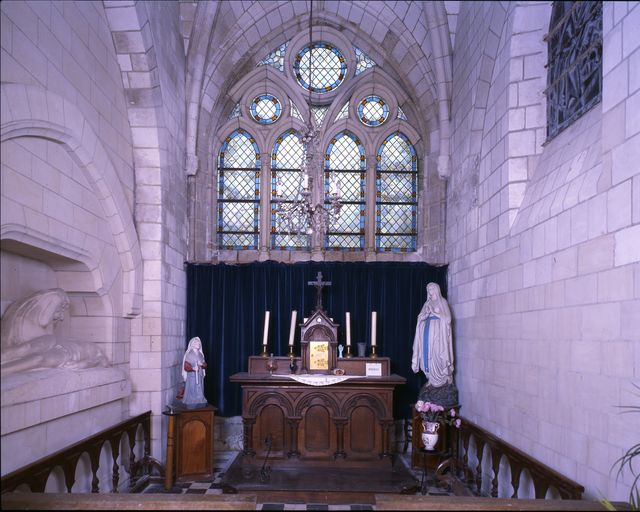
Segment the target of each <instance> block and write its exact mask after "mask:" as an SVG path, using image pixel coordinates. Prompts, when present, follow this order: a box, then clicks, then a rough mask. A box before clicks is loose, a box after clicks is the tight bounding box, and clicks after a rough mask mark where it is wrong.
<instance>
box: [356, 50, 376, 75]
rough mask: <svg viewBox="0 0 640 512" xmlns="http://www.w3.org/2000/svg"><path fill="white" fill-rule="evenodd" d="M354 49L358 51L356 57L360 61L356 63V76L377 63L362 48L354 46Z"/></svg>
mask: <svg viewBox="0 0 640 512" xmlns="http://www.w3.org/2000/svg"><path fill="white" fill-rule="evenodd" d="M353 49H354V51H355V52H356V59H357V61H358V62H357V63H356V76H358V75H359V74H360V73H362V72H363V71H364V70H365V69H369V68H372V67H373V66H375V65H376V63H375V62H374V61H373V60H372V59H371V57H369V56H368V55H367V54H366V53H364V52H363V51H362V50H361V49H360V48H358V47H357V46H354V47H353Z"/></svg>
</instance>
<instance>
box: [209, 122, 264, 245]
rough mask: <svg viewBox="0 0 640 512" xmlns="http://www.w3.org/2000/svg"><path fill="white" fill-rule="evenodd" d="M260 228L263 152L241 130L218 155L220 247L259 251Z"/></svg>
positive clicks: (228, 138)
mask: <svg viewBox="0 0 640 512" xmlns="http://www.w3.org/2000/svg"><path fill="white" fill-rule="evenodd" d="M259 225H260V150H259V148H258V145H257V144H256V142H255V140H254V139H253V137H252V136H251V135H250V134H249V133H247V132H246V131H244V130H243V129H241V128H238V129H237V130H236V131H234V132H233V133H232V134H231V135H229V137H227V138H226V139H225V141H224V143H223V144H222V147H221V148H220V153H219V155H218V230H217V232H218V246H219V247H220V248H223V249H257V248H258V233H259V231H258V230H259Z"/></svg>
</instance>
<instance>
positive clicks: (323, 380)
mask: <svg viewBox="0 0 640 512" xmlns="http://www.w3.org/2000/svg"><path fill="white" fill-rule="evenodd" d="M283 377H289V378H290V379H293V380H295V381H297V382H300V383H301V384H307V385H309V386H330V385H331V384H338V383H340V382H343V381H345V380H347V379H362V378H363V377H364V375H283Z"/></svg>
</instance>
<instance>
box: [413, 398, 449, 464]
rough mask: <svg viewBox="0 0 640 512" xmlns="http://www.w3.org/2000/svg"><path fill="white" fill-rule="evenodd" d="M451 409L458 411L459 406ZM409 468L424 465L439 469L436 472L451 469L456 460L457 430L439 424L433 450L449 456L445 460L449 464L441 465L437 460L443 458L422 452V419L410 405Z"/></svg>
mask: <svg viewBox="0 0 640 512" xmlns="http://www.w3.org/2000/svg"><path fill="white" fill-rule="evenodd" d="M453 409H455V410H456V412H459V411H460V406H459V405H458V406H455V407H453ZM411 411H412V417H411V424H412V426H411V467H413V468H418V469H420V468H424V467H425V464H426V465H429V466H430V467H431V466H432V467H434V468H436V467H437V468H439V469H436V471H438V472H439V471H442V470H444V469H446V468H447V467H451V465H452V464H453V463H454V461H455V460H457V458H458V444H459V442H458V429H457V428H455V427H452V426H450V425H446V424H444V423H441V424H440V429H439V430H438V433H439V436H438V442H437V443H436V446H435V448H434V450H433V451H434V452H440V453H441V454H442V453H445V452H447V453H448V454H449V457H447V459H445V461H446V460H449V459H451V460H450V461H449V464H446V465H443V464H441V462H440V461H439V460H436V459H442V458H443V457H442V456H440V457H439V458H438V457H435V456H433V457H431V454H430V453H429V451H428V450H424V444H423V443H422V435H421V434H422V419H421V418H420V413H419V412H417V411H416V409H415V407H414V404H411Z"/></svg>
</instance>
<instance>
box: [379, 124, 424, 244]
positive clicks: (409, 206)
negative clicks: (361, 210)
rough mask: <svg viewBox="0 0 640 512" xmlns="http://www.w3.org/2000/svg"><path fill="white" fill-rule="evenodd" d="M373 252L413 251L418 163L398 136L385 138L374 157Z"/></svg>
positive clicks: (415, 228)
mask: <svg viewBox="0 0 640 512" xmlns="http://www.w3.org/2000/svg"><path fill="white" fill-rule="evenodd" d="M376 159H377V163H376V249H377V250H381V251H399V252H405V251H414V250H415V248H416V233H417V205H418V201H417V174H418V172H417V171H418V161H417V157H416V153H415V149H414V148H413V146H412V145H411V142H410V141H409V139H408V138H407V137H406V136H405V135H404V134H402V133H400V132H395V133H393V134H391V135H389V137H387V138H386V139H385V140H384V142H383V143H382V145H381V146H380V148H379V149H378V153H377V155H376Z"/></svg>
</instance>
